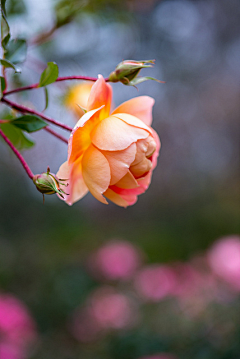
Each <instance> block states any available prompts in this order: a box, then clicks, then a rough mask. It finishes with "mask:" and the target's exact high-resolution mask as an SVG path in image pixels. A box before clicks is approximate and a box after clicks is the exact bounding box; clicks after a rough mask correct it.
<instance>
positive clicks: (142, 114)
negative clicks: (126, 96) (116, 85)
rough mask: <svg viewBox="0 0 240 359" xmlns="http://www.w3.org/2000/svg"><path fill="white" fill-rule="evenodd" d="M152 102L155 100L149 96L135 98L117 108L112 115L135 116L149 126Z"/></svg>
mask: <svg viewBox="0 0 240 359" xmlns="http://www.w3.org/2000/svg"><path fill="white" fill-rule="evenodd" d="M154 102H155V100H154V99H153V98H152V97H149V96H139V97H135V98H132V99H131V100H128V101H126V102H124V103H122V104H121V105H120V106H118V107H117V108H116V109H115V110H114V111H113V113H112V115H113V114H116V113H128V114H129V115H133V116H136V117H137V118H139V119H140V120H142V121H143V122H144V123H145V124H146V125H148V126H151V124H152V107H153V105H154Z"/></svg>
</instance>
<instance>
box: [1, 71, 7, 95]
mask: <svg viewBox="0 0 240 359" xmlns="http://www.w3.org/2000/svg"><path fill="white" fill-rule="evenodd" d="M0 81H1V83H0V98H2V95H3V91H4V90H5V88H6V82H5V79H4V77H3V76H0Z"/></svg>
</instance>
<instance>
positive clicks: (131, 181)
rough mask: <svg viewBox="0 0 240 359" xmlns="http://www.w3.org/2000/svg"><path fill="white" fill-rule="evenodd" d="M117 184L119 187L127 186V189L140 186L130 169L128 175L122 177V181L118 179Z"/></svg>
mask: <svg viewBox="0 0 240 359" xmlns="http://www.w3.org/2000/svg"><path fill="white" fill-rule="evenodd" d="M115 185H116V186H117V187H119V188H125V189H129V188H136V187H139V185H138V183H137V181H136V180H135V178H134V177H133V175H132V173H131V172H130V171H128V172H127V173H126V175H125V176H124V177H123V178H121V179H120V181H118V182H117V183H116V184H115Z"/></svg>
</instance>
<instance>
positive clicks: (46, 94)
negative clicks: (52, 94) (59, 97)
mask: <svg viewBox="0 0 240 359" xmlns="http://www.w3.org/2000/svg"><path fill="white" fill-rule="evenodd" d="M44 94H45V108H44V110H43V111H45V110H46V109H47V108H48V90H47V88H46V87H44Z"/></svg>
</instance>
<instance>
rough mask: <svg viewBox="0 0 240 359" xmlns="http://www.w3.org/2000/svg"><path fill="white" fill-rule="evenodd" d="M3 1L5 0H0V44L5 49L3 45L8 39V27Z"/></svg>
mask: <svg viewBox="0 0 240 359" xmlns="http://www.w3.org/2000/svg"><path fill="white" fill-rule="evenodd" d="M5 3H6V0H1V39H2V40H1V44H2V47H3V49H5V46H6V45H7V43H8V41H9V39H10V28H9V25H8V22H7V19H6V8H5Z"/></svg>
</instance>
